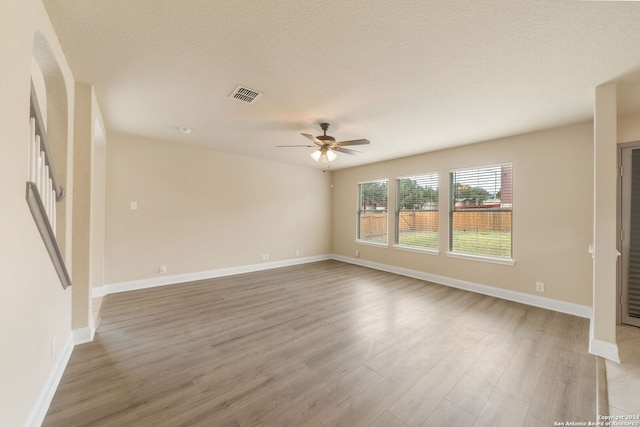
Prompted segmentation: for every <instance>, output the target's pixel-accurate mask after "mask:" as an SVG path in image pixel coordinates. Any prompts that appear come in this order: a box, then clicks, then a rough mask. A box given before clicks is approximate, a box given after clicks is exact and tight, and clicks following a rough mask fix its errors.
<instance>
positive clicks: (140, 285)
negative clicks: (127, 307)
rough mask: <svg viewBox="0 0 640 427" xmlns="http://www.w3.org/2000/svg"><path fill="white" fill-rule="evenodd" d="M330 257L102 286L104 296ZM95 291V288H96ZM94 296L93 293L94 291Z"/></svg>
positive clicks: (266, 263) (323, 259) (252, 265)
mask: <svg viewBox="0 0 640 427" xmlns="http://www.w3.org/2000/svg"><path fill="white" fill-rule="evenodd" d="M328 259H331V255H318V256H312V257H304V258H293V259H288V260H284V261H273V262H265V263H260V264H251V265H243V266H239V267H229V268H221V269H218V270H209V271H199V272H195V273H185V274H174V275H171V276H162V277H153V278H150V279H141V280H131V281H126V282H119V283H110V284H107V285H104V286H103V288H105V290H104V294H103V295H108V294H115V293H118V292H128V291H134V290H138V289H146V288H155V287H156V286H166V285H175V284H177V283H185V282H193V281H195V280H205V279H213V278H216V277H225V276H233V275H235V274H244V273H253V272H256V271H263V270H270V269H273V268H280V267H290V266H293V265H300V264H307V263H310V262H316V261H326V260H328ZM96 289H97V288H96ZM94 295H96V294H95V291H94Z"/></svg>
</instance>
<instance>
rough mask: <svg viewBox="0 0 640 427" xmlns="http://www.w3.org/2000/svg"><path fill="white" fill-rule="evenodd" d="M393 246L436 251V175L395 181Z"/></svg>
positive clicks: (409, 177)
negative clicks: (394, 234) (395, 202)
mask: <svg viewBox="0 0 640 427" xmlns="http://www.w3.org/2000/svg"><path fill="white" fill-rule="evenodd" d="M396 184H397V189H398V190H397V193H396V194H397V209H396V244H397V245H400V246H406V247H410V248H416V249H436V250H437V249H438V174H437V173H432V174H426V175H416V176H408V177H404V178H398V179H397V180H396Z"/></svg>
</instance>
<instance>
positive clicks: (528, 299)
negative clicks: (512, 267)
mask: <svg viewBox="0 0 640 427" xmlns="http://www.w3.org/2000/svg"><path fill="white" fill-rule="evenodd" d="M331 258H332V259H335V260H337V261H343V262H347V263H350V264H356V265H361V266H363V267H369V268H373V269H376V270H382V271H386V272H389V273H395V274H400V275H401V276H407V277H413V278H414V279H420V280H426V281H427V282H433V283H437V284H440V285H445V286H451V287H453V288H458V289H463V290H465V291H471V292H476V293H479V294H483V295H489V296H492V297H496V298H501V299H505V300H509V301H514V302H519V303H522V304H527V305H532V306H534V307H540V308H545V309H547V310H552V311H558V312H560V313H566V314H571V315H574V316H578V317H584V318H587V319H590V318H591V313H592V309H591V307H589V306H585V305H580V304H574V303H571V302H566V301H559V300H555V299H551V298H545V297H540V296H537V295H531V294H525V293H523V292H517V291H510V290H508V289H502V288H496V287H493V286H487V285H481V284H479V283H474V282H468V281H465V280H459V279H454V278H451V277H445V276H438V275H435V274H430V273H425V272H422V271H417V270H410V269H407V268H402V267H396V266H393V265H387V264H381V263H377V262H373V261H366V260H362V259H359V258H350V257H345V256H341V255H332V256H331Z"/></svg>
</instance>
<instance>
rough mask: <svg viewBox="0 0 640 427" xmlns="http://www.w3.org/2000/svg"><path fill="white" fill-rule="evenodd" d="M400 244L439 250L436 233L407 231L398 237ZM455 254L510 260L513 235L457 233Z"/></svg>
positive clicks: (494, 232) (473, 232)
mask: <svg viewBox="0 0 640 427" xmlns="http://www.w3.org/2000/svg"><path fill="white" fill-rule="evenodd" d="M398 244H400V245H404V246H413V247H417V248H429V249H437V248H438V233H436V232H435V231H405V232H402V233H401V234H400V236H398ZM451 250H452V251H453V252H460V253H466V254H473V255H487V256H497V257H504V258H510V257H511V233H505V232H497V231H493V232H492V231H455V232H454V233H453V247H452V248H451Z"/></svg>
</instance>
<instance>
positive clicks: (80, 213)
mask: <svg viewBox="0 0 640 427" xmlns="http://www.w3.org/2000/svg"><path fill="white" fill-rule="evenodd" d="M75 106H76V117H75V119H76V120H75V132H74V136H75V140H74V159H73V160H74V165H75V167H74V179H75V181H74V204H73V260H74V263H73V289H72V293H73V313H72V327H73V329H74V330H82V328H85V329H84V330H83V333H84V339H85V340H86V339H88V338H89V336H90V334H92V332H91V329H92V328H93V325H92V319H93V316H92V298H91V297H92V294H91V289H92V287H93V286H102V285H103V279H102V277H103V276H104V245H105V220H104V218H105V197H106V194H105V173H106V172H105V163H106V157H105V155H106V153H105V144H106V139H105V134H104V132H103V131H102V129H103V125H102V115H101V113H100V108H99V107H98V104H97V101H96V97H95V94H94V91H93V87H92V86H90V85H88V84H86V83H76V85H75ZM77 335H80V334H77Z"/></svg>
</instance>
